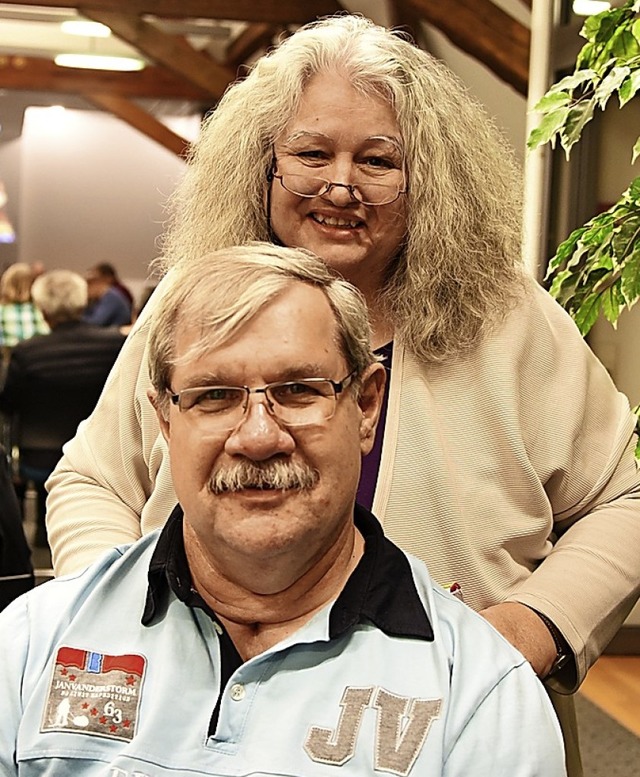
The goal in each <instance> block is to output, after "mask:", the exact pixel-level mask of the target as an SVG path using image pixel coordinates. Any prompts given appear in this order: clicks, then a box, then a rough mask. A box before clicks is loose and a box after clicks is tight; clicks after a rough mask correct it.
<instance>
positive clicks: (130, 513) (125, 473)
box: [46, 279, 176, 575]
mask: <svg viewBox="0 0 640 777" xmlns="http://www.w3.org/2000/svg"><path fill="white" fill-rule="evenodd" d="M165 283H166V279H165V280H163V281H162V282H161V284H160V285H159V286H158V289H156V291H155V292H154V294H153V295H152V299H151V300H150V301H149V302H148V303H147V305H146V306H145V308H144V310H143V313H142V315H141V317H140V318H139V319H138V321H137V322H136V325H135V326H134V328H133V330H132V331H131V332H130V334H129V335H128V337H127V340H126V342H125V344H124V346H123V348H122V350H121V352H120V355H119V357H118V359H117V361H116V363H115V365H114V367H113V370H112V371H111V374H110V375H109V378H108V380H107V382H106V384H105V388H104V390H103V392H102V395H101V397H100V399H99V401H98V404H97V405H96V408H95V410H94V411H93V413H92V414H91V416H90V417H89V418H88V419H87V420H85V421H83V422H82V423H81V424H80V426H79V428H78V432H77V434H76V436H75V437H74V438H73V439H72V440H71V441H69V442H68V443H67V444H66V445H65V446H64V448H63V457H62V459H61V460H60V462H59V463H58V466H57V467H56V469H55V470H54V472H53V473H52V475H51V476H50V478H49V480H48V481H47V484H46V485H47V489H48V491H49V496H48V499H47V529H48V533H49V543H50V545H51V549H52V556H53V563H54V568H55V571H56V574H58V575H60V574H67V573H69V572H72V571H76V570H79V569H82V568H84V567H86V566H88V565H89V564H90V563H91V562H93V561H94V560H95V559H96V558H97V557H99V556H100V555H101V554H102V553H103V552H104V551H106V550H108V549H110V548H113V547H115V546H117V545H120V544H124V543H129V542H134V541H135V540H136V539H138V538H139V537H140V536H141V534H142V533H147V532H148V531H151V530H152V529H154V528H157V527H158V526H161V525H162V524H163V523H164V520H165V519H166V518H167V517H168V515H169V512H170V510H171V508H172V507H173V505H174V504H175V502H176V498H175V495H174V493H173V488H172V485H171V480H170V475H169V471H168V470H169V465H168V461H167V459H168V455H167V453H166V449H165V446H164V440H163V439H162V436H161V435H160V433H159V426H158V423H157V420H156V416H155V411H154V410H153V408H152V406H151V403H150V402H149V399H148V397H147V390H148V389H149V388H150V381H149V375H148V370H147V353H146V345H147V335H148V330H149V320H150V317H151V316H152V314H153V309H154V308H155V303H156V302H157V299H158V298H159V295H160V294H161V293H162V289H163V288H165V286H164V284H165ZM158 477H160V479H161V480H162V484H159V483H158V482H157V480H158ZM145 518H146V523H145V524H144V525H142V523H141V521H143V520H145Z"/></svg>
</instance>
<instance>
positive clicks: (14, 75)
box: [0, 56, 211, 102]
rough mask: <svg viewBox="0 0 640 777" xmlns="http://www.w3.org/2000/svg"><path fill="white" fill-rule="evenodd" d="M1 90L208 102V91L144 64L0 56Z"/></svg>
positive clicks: (209, 96)
mask: <svg viewBox="0 0 640 777" xmlns="http://www.w3.org/2000/svg"><path fill="white" fill-rule="evenodd" d="M0 89H20V90H25V91H38V92H66V93H67V94H80V95H81V94H85V93H88V92H101V93H105V92H108V93H110V94H114V95H116V96H118V97H127V98H145V97H150V98H155V99H158V100H172V99H177V100H193V101H195V102H210V100H211V95H210V92H209V91H208V90H204V89H200V88H198V87H196V86H193V85H192V84H190V83H188V82H187V81H185V80H184V79H181V78H176V77H175V76H174V75H173V74H172V73H170V72H168V71H167V70H165V69H164V68H161V67H146V68H145V69H144V70H140V71H138V72H137V73H116V72H113V71H107V70H77V69H75V68H66V67H58V66H57V65H54V64H53V62H52V61H51V60H50V59H42V58H40V57H22V56H20V57H17V56H13V57H7V56H5V57H0Z"/></svg>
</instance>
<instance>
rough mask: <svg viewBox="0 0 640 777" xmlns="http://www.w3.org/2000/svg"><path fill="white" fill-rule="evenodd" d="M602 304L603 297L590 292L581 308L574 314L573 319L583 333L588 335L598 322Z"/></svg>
mask: <svg viewBox="0 0 640 777" xmlns="http://www.w3.org/2000/svg"><path fill="white" fill-rule="evenodd" d="M601 306H602V299H601V297H600V295H598V294H594V293H591V294H589V296H588V297H587V298H586V299H585V301H584V302H583V303H582V305H580V308H579V309H578V310H577V311H576V312H575V315H574V316H573V320H574V321H575V322H576V326H577V327H578V329H579V330H580V332H581V334H583V335H586V334H587V332H588V331H589V330H590V329H591V327H592V326H593V325H594V324H595V323H596V321H597V319H598V315H599V313H600V308H601Z"/></svg>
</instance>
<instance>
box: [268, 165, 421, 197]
mask: <svg viewBox="0 0 640 777" xmlns="http://www.w3.org/2000/svg"><path fill="white" fill-rule="evenodd" d="M396 172H399V171H396ZM271 177H272V178H277V179H278V180H279V181H280V183H281V184H282V186H283V187H284V188H285V189H286V190H287V191H288V192H291V194H297V195H298V197H321V196H322V195H323V194H326V193H327V192H328V191H330V190H331V189H335V188H336V187H337V188H342V189H347V191H348V192H349V194H350V195H351V197H352V198H353V199H355V200H358V202H361V203H362V204H363V205H389V204H390V203H392V202H395V201H396V200H397V199H398V197H399V196H400V195H401V194H406V193H407V187H406V185H405V181H404V176H401V180H399V181H398V182H396V183H375V182H370V181H359V182H358V183H353V184H350V183H334V182H332V181H327V179H326V178H317V177H315V176H311V175H300V174H298V173H277V172H276V165H275V164H274V166H273V169H272V171H271Z"/></svg>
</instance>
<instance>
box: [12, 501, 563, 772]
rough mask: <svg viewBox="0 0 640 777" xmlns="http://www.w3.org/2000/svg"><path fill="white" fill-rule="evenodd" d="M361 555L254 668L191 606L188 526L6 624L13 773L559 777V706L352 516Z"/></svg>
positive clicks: (495, 640)
mask: <svg viewBox="0 0 640 777" xmlns="http://www.w3.org/2000/svg"><path fill="white" fill-rule="evenodd" d="M355 518H356V525H357V526H358V529H359V530H360V532H361V533H362V535H363V537H364V540H365V551H364V554H363V557H362V558H361V560H360V562H359V564H358V566H357V568H356V569H355V570H354V572H353V573H352V575H351V577H350V578H349V580H348V581H347V583H346V585H345V587H344V589H343V591H342V592H341V594H340V595H339V596H338V598H337V599H336V600H335V601H334V602H333V603H332V604H330V605H328V606H327V607H325V608H324V609H323V610H322V611H320V612H318V613H317V614H316V615H315V616H314V617H313V618H312V619H311V620H310V621H308V622H307V623H306V624H305V625H304V626H303V627H302V628H300V629H299V630H298V631H297V632H295V634H293V635H291V636H290V637H288V638H287V639H285V640H283V641H282V642H280V643H278V644H277V645H275V646H274V647H272V648H270V649H269V650H266V651H265V652H264V653H261V654H260V655H258V656H256V657H254V658H252V659H250V660H248V661H246V662H244V663H243V662H242V661H240V659H239V657H238V655H237V653H236V651H235V648H234V647H233V644H232V643H231V641H230V639H229V638H228V635H226V633H225V631H224V629H223V628H222V626H221V624H220V623H219V621H218V619H217V617H216V614H215V612H213V611H212V610H210V608H208V607H207V605H206V604H205V603H204V602H203V601H202V600H201V599H200V598H199V596H198V595H197V594H196V593H194V591H193V590H192V586H191V576H190V574H189V569H188V565H187V563H186V558H185V556H184V548H183V545H182V513H181V511H180V510H179V509H177V510H176V511H174V513H173V515H172V516H171V519H170V520H169V522H168V523H167V524H166V526H165V527H164V529H163V530H162V531H161V532H160V533H157V532H156V533H154V534H152V535H149V536H147V537H144V538H142V539H141V540H139V541H138V542H137V543H135V544H134V545H132V546H130V547H128V548H120V549H115V550H113V551H111V552H110V553H109V554H107V555H106V556H104V557H103V558H102V559H101V560H100V561H99V562H98V563H96V564H95V565H93V566H92V567H90V568H89V569H88V570H86V571H85V572H84V573H82V574H80V575H77V576H74V577H67V578H61V579H58V580H54V581H52V582H50V583H47V584H45V585H43V586H40V587H39V588H37V589H35V590H34V591H32V592H30V593H28V594H26V595H25V596H23V597H20V598H19V599H18V600H16V601H15V602H13V603H12V604H11V605H10V606H9V607H8V608H7V609H6V610H5V611H4V612H3V613H2V614H0V721H1V725H0V773H1V774H2V775H3V776H4V775H20V776H21V777H35V776H36V775H37V776H38V777H45V776H46V777H49V776H51V777H53V775H56V777H60V776H61V775H67V774H69V775H73V776H74V777H85V775H86V777H97V776H98V775H100V776H101V777H168V775H179V776H180V777H199V776H200V775H217V776H218V777H248V775H255V776H256V777H331V775H335V777H351V776H352V775H353V776H355V775H358V776H360V775H362V777H365V775H366V776H367V777H371V775H375V774H378V773H379V774H380V775H388V774H392V775H393V774H395V775H402V776H405V775H416V777H453V775H456V777H473V776H474V775H478V777H480V776H481V775H486V776H487V777H489V776H491V777H493V776H494V775H503V774H504V775H507V774H508V775H509V776H510V777H534V775H535V776H536V777H542V776H543V775H544V777H560V776H561V775H564V774H565V770H564V757H563V746H562V739H561V734H560V729H559V727H558V724H557V721H556V719H555V716H554V713H553V710H552V708H551V706H550V703H549V701H548V699H547V696H546V693H545V692H544V689H543V687H542V685H541V683H540V682H539V681H538V679H537V678H536V677H535V675H534V674H533V672H532V670H531V668H530V667H529V665H528V664H527V662H526V661H525V659H524V658H523V657H522V656H521V655H520V654H519V653H518V652H517V651H515V650H514V649H513V648H512V647H511V646H510V645H509V644H508V643H507V642H506V641H505V640H504V639H503V638H502V637H501V636H500V635H499V634H498V633H497V632H496V631H495V630H494V629H493V628H492V627H491V626H490V625H489V624H488V623H487V622H486V621H484V620H483V619H482V618H480V617H479V616H477V615H476V614H474V613H473V612H472V611H471V610H470V609H469V608H468V607H466V605H464V604H463V603H462V602H460V601H458V600H457V599H455V598H454V597H452V596H450V595H449V594H448V593H446V592H445V591H443V590H442V589H440V588H439V587H437V586H436V585H435V584H433V583H432V581H431V580H430V578H429V575H428V573H427V570H426V568H425V567H424V565H423V564H422V563H421V562H419V561H418V560H417V559H414V558H412V557H409V556H407V555H405V554H404V553H402V552H401V551H400V550H399V549H398V548H396V547H395V546H394V545H393V544H392V543H391V542H389V541H388V540H387V539H386V538H385V537H384V535H383V533H382V530H381V528H380V526H379V524H378V523H377V521H376V520H375V519H374V518H373V516H371V515H370V514H369V513H367V512H366V511H364V510H361V509H359V508H357V509H356V516H355Z"/></svg>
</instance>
